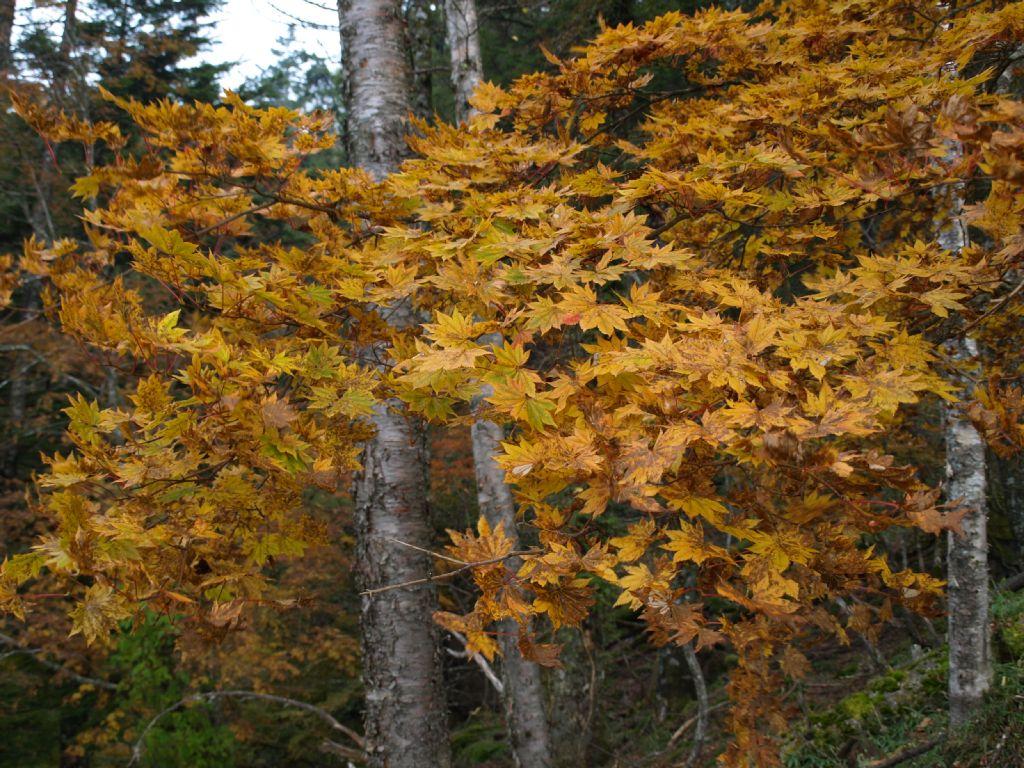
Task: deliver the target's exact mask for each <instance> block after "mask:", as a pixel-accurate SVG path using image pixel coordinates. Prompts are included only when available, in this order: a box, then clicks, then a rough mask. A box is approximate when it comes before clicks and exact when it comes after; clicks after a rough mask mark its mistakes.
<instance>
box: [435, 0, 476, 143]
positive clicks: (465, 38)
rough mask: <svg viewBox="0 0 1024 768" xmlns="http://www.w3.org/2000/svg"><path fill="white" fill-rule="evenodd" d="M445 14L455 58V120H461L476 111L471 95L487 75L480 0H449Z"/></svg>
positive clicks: (453, 75) (453, 64) (449, 43)
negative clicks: (479, 15) (478, 8)
mask: <svg viewBox="0 0 1024 768" xmlns="http://www.w3.org/2000/svg"><path fill="white" fill-rule="evenodd" d="M444 17H445V28H446V30H447V38H448V49H449V51H450V52H451V61H452V90H453V91H454V92H455V122H457V123H461V122H463V121H464V120H466V119H468V118H469V117H470V116H471V115H472V114H473V109H472V107H470V106H469V97H470V96H472V95H473V91H475V90H476V87H477V86H478V85H480V83H481V82H483V79H484V67H483V59H482V58H481V57H480V30H479V27H480V24H479V22H478V21H477V13H476V0H445V4H444Z"/></svg>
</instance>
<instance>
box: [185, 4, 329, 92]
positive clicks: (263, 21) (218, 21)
mask: <svg viewBox="0 0 1024 768" xmlns="http://www.w3.org/2000/svg"><path fill="white" fill-rule="evenodd" d="M335 1H336V0H227V2H225V3H224V6H223V7H222V8H221V10H220V11H219V12H218V13H217V14H216V15H215V16H213V17H212V20H213V21H214V22H215V26H214V28H213V29H212V30H211V34H210V37H211V38H213V39H214V41H215V43H214V45H213V49H212V50H211V51H210V52H209V53H207V54H206V55H205V56H204V57H203V58H205V59H207V60H208V61H212V62H214V63H221V62H227V61H235V62H237V64H236V65H235V67H234V68H233V69H232V70H231V71H230V72H228V73H227V74H226V75H225V76H224V77H223V78H222V79H221V84H222V86H223V87H225V88H235V87H237V86H238V85H240V84H241V83H242V82H243V81H244V80H245V78H247V77H252V76H253V75H257V74H259V72H260V70H261V69H263V68H265V67H267V66H268V65H270V64H272V63H273V61H274V59H275V56H274V54H273V53H272V52H271V49H272V48H274V47H276V45H277V40H278V38H281V37H284V36H285V35H287V34H288V26H289V24H295V45H297V46H302V48H304V49H305V50H308V51H310V52H312V53H316V54H319V55H321V56H326V57H327V58H329V59H331V60H332V61H338V60H339V58H340V55H341V54H340V44H339V41H338V30H337V24H338V13H337V11H336V10H335ZM296 19H301V20H303V21H307V22H311V23H313V24H317V25H321V26H325V27H328V29H313V28H309V27H303V26H302V25H301V24H299V23H298V22H296V21H295V20H296Z"/></svg>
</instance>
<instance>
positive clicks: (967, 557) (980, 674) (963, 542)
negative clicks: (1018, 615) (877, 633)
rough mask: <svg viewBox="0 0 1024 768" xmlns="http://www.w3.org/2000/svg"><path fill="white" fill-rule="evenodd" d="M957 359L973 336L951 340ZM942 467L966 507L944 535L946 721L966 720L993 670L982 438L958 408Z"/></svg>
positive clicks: (973, 353)
mask: <svg viewBox="0 0 1024 768" xmlns="http://www.w3.org/2000/svg"><path fill="white" fill-rule="evenodd" d="M951 347H952V349H951V353H952V356H953V357H954V359H956V360H957V361H958V362H968V361H970V360H973V359H976V358H977V346H976V345H975V343H974V340H973V339H964V340H961V341H956V342H953V344H952V345H951ZM945 431H946V472H947V475H948V477H949V485H948V488H947V493H948V496H949V498H950V499H951V500H959V502H960V503H961V504H962V505H963V506H964V507H966V508H967V510H968V513H967V515H966V516H965V517H964V519H963V523H962V528H963V534H962V535H957V534H954V533H953V532H950V534H949V555H948V560H947V575H946V578H947V580H948V582H949V586H948V588H947V592H948V600H949V722H950V725H951V726H953V727H954V728H955V727H957V726H960V725H963V724H964V723H965V722H967V721H968V720H969V719H970V717H971V715H972V714H973V713H974V712H975V710H976V708H977V706H978V704H980V703H981V700H982V697H984V695H985V692H986V691H987V690H988V687H989V682H990V678H991V674H992V670H991V660H990V651H989V642H990V638H989V626H988V624H989V619H988V602H989V598H988V538H987V532H986V523H987V519H986V518H987V511H986V505H985V442H984V440H982V437H981V435H980V434H979V433H978V430H977V429H975V427H974V425H973V424H971V422H970V421H968V420H967V419H966V418H965V417H964V416H963V414H962V413H960V412H959V411H958V410H956V409H954V408H947V409H946V425H945Z"/></svg>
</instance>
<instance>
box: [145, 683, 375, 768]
mask: <svg viewBox="0 0 1024 768" xmlns="http://www.w3.org/2000/svg"><path fill="white" fill-rule="evenodd" d="M218 698H236V699H259V700H261V701H272V702H274V703H276V704H283V705H284V706H287V707H296V708H297V709H303V710H305V711H307V712H311V713H312V714H314V715H316V716H317V717H319V718H320V719H321V720H323V721H324V722H325V723H327V724H328V725H329V726H331V728H333V729H334V730H336V731H338V732H339V733H343V734H345V735H346V736H348V737H349V738H350V739H352V741H354V742H355V743H356V744H357V745H359V750H358V751H357V750H353V749H350V748H348V747H344V746H342V745H341V744H334V743H333V742H330V750H331V751H332V752H339V754H340V753H341V751H343V752H350V753H352V754H351V755H349V757H350V758H351V759H359V760H365V753H364V752H363V751H362V750H363V748H364V747H365V744H366V743H365V740H364V739H363V737H362V736H361V735H359V734H358V733H356V732H355V731H354V730H352V729H351V728H349V727H348V726H347V725H344V724H342V723H340V722H338V720H337V719H336V718H335V717H334V715H332V714H331V713H330V712H328V711H327V710H325V709H322V708H321V707H318V706H316V705H315V704H310V703H309V702H306V701H299V700H298V699H290V698H288V697H287V696H277V695H275V694H271V693H257V692H256V691H209V692H207V693H196V694H193V695H191V696H186V697H185V698H184V699H181V700H180V701H177V702H175V703H174V704H172V705H171V706H169V707H167V708H166V709H164V710H163V711H162V712H160V713H158V714H157V715H156V716H155V717H153V719H151V720H150V721H149V722H148V723H146V727H145V728H143V729H142V733H141V734H140V735H139V738H138V741H136V742H135V745H134V746H133V747H132V759H131V760H130V761H129V763H128V765H129V766H132V765H135V763H137V762H138V761H139V760H141V759H142V756H143V755H144V754H145V753H146V736H148V735H149V732H150V731H151V730H153V726H155V725H156V724H157V722H159V721H160V720H161V719H163V718H164V717H166V716H167V715H169V714H171V713H172V712H176V711H177V710H179V709H182V708H183V707H186V706H188V705H189V704H192V703H194V702H198V701H213V700H214V699H218Z"/></svg>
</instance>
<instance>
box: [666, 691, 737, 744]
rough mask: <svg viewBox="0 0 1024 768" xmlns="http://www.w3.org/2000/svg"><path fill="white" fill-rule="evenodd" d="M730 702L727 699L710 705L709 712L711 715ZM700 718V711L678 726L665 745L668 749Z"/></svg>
mask: <svg viewBox="0 0 1024 768" xmlns="http://www.w3.org/2000/svg"><path fill="white" fill-rule="evenodd" d="M728 703H729V701H728V700H726V701H720V702H718V703H717V704H712V705H711V706H710V707H708V714H709V715H710V714H711V713H712V712H714V711H715V710H718V709H721V708H722V707H724V706H726V705H727V704H728ZM698 719H700V713H699V712H698V713H697V714H696V715H694V716H693V717H691V718H690V719H689V720H686V721H685V722H683V724H682V725H680V726H679V727H678V728H676V730H675V733H673V734H672V736H671V737H670V738H669V740H668V744H667V745H666V746H665V749H666V750H668V749H672V747H674V746H675V745H676V742H677V741H679V740H680V739H681V738H683V734H685V733H686V732H687V731H688V730H690V728H692V727H693V724H694V723H696V722H697V720H698Z"/></svg>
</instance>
